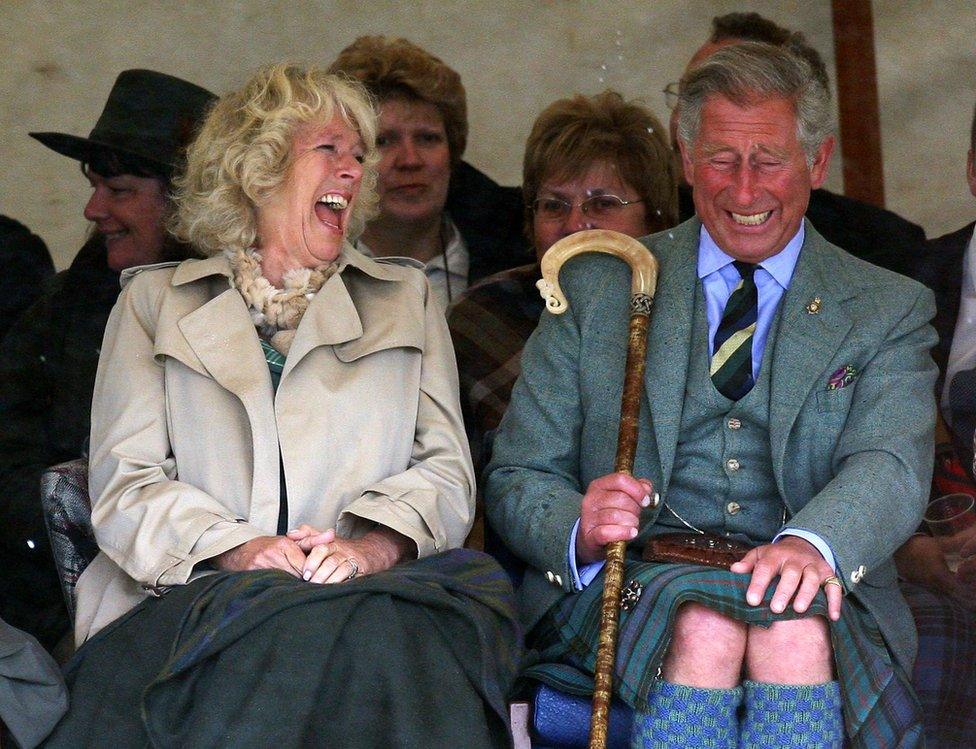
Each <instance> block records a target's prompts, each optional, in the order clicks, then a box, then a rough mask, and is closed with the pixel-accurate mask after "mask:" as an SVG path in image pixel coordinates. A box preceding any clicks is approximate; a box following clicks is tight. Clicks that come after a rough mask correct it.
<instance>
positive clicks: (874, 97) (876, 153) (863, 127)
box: [830, 0, 885, 208]
mask: <svg viewBox="0 0 976 749" xmlns="http://www.w3.org/2000/svg"><path fill="white" fill-rule="evenodd" d="M830 7H831V15H832V17H833V23H834V58H835V63H836V66H837V102H838V110H839V113H840V117H839V121H840V144H841V160H842V164H843V172H844V193H845V194H846V195H847V196H848V197H851V198H856V199H857V200H863V201H864V202H866V203H872V204H874V205H876V206H880V207H882V208H883V207H884V203H885V197H884V162H883V161H882V158H881V117H880V113H879V105H878V76H877V68H876V66H875V59H874V23H873V19H872V14H871V0H831V3H830Z"/></svg>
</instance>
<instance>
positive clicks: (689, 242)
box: [644, 219, 701, 487]
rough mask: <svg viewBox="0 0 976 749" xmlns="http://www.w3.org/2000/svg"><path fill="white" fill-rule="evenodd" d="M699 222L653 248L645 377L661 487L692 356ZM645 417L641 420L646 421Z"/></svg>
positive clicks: (666, 474)
mask: <svg viewBox="0 0 976 749" xmlns="http://www.w3.org/2000/svg"><path fill="white" fill-rule="evenodd" d="M700 227H701V223H700V222H699V221H698V219H692V220H690V221H686V222H685V223H683V224H681V225H680V226H678V227H676V228H675V229H672V230H670V231H668V232H667V233H666V234H660V235H658V237H656V238H655V242H654V243H653V245H652V246H653V247H654V254H655V256H656V257H657V259H658V262H659V263H660V268H659V272H658V286H657V291H656V293H655V295H654V307H653V308H652V311H651V324H650V332H649V339H648V342H647V365H646V366H647V369H646V374H645V376H644V383H645V389H646V392H647V402H648V403H650V404H652V405H651V414H650V420H651V425H652V429H653V430H654V438H655V441H656V442H657V450H658V459H659V460H660V466H661V481H662V486H664V487H667V485H668V482H669V481H670V479H671V469H672V467H673V466H674V455H675V451H676V449H677V446H678V431H679V429H680V428H681V408H682V404H683V403H684V395H685V385H686V381H687V378H688V377H687V376H688V357H689V356H690V353H691V324H692V315H693V313H694V304H695V284H697V283H698V276H697V273H696V269H697V267H698V262H697V258H698V234H699V229H700ZM645 418H646V416H645Z"/></svg>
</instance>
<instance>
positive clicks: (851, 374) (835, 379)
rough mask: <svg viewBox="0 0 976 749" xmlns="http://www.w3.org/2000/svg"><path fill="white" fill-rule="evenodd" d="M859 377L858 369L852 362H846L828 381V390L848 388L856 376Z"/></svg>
mask: <svg viewBox="0 0 976 749" xmlns="http://www.w3.org/2000/svg"><path fill="white" fill-rule="evenodd" d="M856 377H857V370H856V369H854V367H852V366H851V365H850V364H845V365H844V366H843V367H841V368H840V369H838V370H837V371H836V372H834V373H833V374H832V375H830V379H829V380H828V381H827V389H828V390H840V389H841V388H846V387H847V386H848V385H850V384H851V383H852V382H854V378H856Z"/></svg>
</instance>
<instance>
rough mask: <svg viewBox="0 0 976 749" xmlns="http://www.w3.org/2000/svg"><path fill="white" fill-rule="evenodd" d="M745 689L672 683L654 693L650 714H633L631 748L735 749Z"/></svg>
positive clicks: (663, 683)
mask: <svg viewBox="0 0 976 749" xmlns="http://www.w3.org/2000/svg"><path fill="white" fill-rule="evenodd" d="M740 704H742V687H736V688H734V689H697V688H695V687H689V686H686V685H684V684H674V683H672V682H669V681H663V680H662V681H659V682H657V683H656V684H655V685H654V687H653V689H652V690H651V701H650V705H649V707H648V712H647V713H646V714H645V713H642V712H638V713H635V714H634V723H635V726H634V729H635V730H634V732H633V735H632V739H631V747H632V749H673V747H676V746H694V747H701V749H735V748H736V746H737V744H738V738H739V718H738V709H739V705H740Z"/></svg>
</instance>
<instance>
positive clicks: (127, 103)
mask: <svg viewBox="0 0 976 749" xmlns="http://www.w3.org/2000/svg"><path fill="white" fill-rule="evenodd" d="M216 98H217V97H215V96H214V95H213V94H212V93H210V92H209V91H207V89H205V88H201V87H200V86H197V85H195V84H193V83H189V82H188V81H184V80H183V79H181V78H177V77H176V76H172V75H167V74H166V73H157V72H156V71H155V70H124V71H122V72H121V73H119V77H118V78H116V79H115V85H114V86H112V90H111V91H110V92H109V95H108V101H107V102H105V109H103V110H102V114H101V116H100V117H99V118H98V122H96V123H95V127H94V128H93V129H92V131H91V133H90V134H89V135H88V137H87V138H82V137H81V136H78V135H69V134H68V133H47V132H45V133H30V136H31V137H32V138H36V139H37V140H39V141H40V142H41V143H43V144H44V145H45V146H47V147H48V148H50V149H52V150H54V151H57V152H58V153H60V154H63V155H64V156H67V157H68V158H71V159H77V160H78V161H81V162H83V163H91V162H92V161H96V160H97V159H99V158H100V157H103V156H105V155H106V154H108V155H111V154H115V155H118V156H120V157H123V158H126V159H127V160H129V159H136V160H138V161H141V162H146V163H148V164H149V165H152V166H155V167H157V168H158V169H159V170H160V171H161V172H162V173H163V174H166V175H171V174H172V173H173V171H174V169H175V168H176V167H177V165H178V164H179V163H180V161H181V159H182V158H183V153H184V150H185V149H186V146H187V145H189V143H190V141H191V140H192V139H193V135H194V134H195V132H196V129H197V126H198V125H199V124H200V122H201V120H202V119H203V116H204V115H205V114H206V112H207V110H208V109H209V107H210V104H211V103H212V102H214V101H215V100H216Z"/></svg>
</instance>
